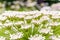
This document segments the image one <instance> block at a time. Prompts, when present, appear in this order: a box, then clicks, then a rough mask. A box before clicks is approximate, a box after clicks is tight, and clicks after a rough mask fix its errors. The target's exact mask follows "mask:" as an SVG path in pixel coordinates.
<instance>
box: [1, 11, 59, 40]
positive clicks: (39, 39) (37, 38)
mask: <svg viewBox="0 0 60 40" xmlns="http://www.w3.org/2000/svg"><path fill="white" fill-rule="evenodd" d="M44 12H45V13H44ZM53 13H54V14H53ZM56 13H58V14H56ZM56 13H55V12H54V11H50V12H48V11H43V12H42V11H30V12H18V11H5V12H4V13H3V14H1V15H0V20H1V21H0V26H2V27H0V28H3V27H4V28H6V27H11V29H13V31H15V32H17V33H16V34H15V33H14V34H10V32H9V31H7V30H6V31H5V32H4V33H5V34H10V39H11V40H15V39H18V38H22V37H23V33H21V32H18V30H17V29H18V27H17V25H18V26H20V27H19V29H22V30H25V29H26V30H27V29H29V28H32V32H33V30H34V28H35V24H36V25H37V24H38V25H39V28H38V30H37V31H38V32H39V33H41V34H50V35H53V34H54V33H53V31H54V30H53V29H52V28H51V27H52V26H58V25H60V22H53V20H52V19H54V18H55V17H56V16H55V14H56V15H57V17H56V18H57V19H58V18H59V17H60V16H59V15H60V14H59V13H60V12H59V11H57V12H56ZM42 14H43V15H42ZM49 14H50V15H52V19H50V18H49ZM41 15H42V17H40V16H41ZM10 17H11V18H12V17H17V19H18V18H20V19H22V18H23V20H22V21H20V20H18V21H16V22H15V21H10V20H9V19H8V18H10ZM38 17H40V18H39V19H38ZM35 18H36V19H35ZM30 19H31V22H30V23H29V24H28V23H27V20H30ZM13 20H14V19H13ZM45 20H47V21H48V23H47V24H45V26H46V28H43V25H44V24H43V23H42V22H43V21H45ZM2 21H5V23H2ZM41 24H42V26H41ZM15 27H16V28H15ZM40 28H41V29H40ZM28 39H29V40H45V37H43V36H42V35H37V34H36V35H34V36H31V37H29V38H28ZM51 39H52V38H51ZM52 40H55V38H54V39H52ZM56 40H60V38H56Z"/></svg>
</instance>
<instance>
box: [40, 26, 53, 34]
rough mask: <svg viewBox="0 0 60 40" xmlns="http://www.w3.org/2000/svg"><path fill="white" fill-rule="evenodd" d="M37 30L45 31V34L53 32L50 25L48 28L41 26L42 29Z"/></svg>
mask: <svg viewBox="0 0 60 40" xmlns="http://www.w3.org/2000/svg"><path fill="white" fill-rule="evenodd" d="M39 32H40V33H45V34H47V33H49V34H50V33H52V32H53V30H52V29H51V27H48V28H42V29H39Z"/></svg>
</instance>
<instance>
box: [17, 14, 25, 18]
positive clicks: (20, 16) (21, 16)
mask: <svg viewBox="0 0 60 40" xmlns="http://www.w3.org/2000/svg"><path fill="white" fill-rule="evenodd" d="M16 17H19V18H24V17H25V15H21V14H20V15H19V14H18V15H16Z"/></svg>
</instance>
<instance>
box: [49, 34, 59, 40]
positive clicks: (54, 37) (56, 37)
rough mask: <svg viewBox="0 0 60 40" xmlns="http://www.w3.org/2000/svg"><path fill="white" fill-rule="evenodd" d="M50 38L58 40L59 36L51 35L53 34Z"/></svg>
mask: <svg viewBox="0 0 60 40" xmlns="http://www.w3.org/2000/svg"><path fill="white" fill-rule="evenodd" d="M50 39H52V40H60V37H59V36H55V35H53V36H50Z"/></svg>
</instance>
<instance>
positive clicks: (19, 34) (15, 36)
mask: <svg viewBox="0 0 60 40" xmlns="http://www.w3.org/2000/svg"><path fill="white" fill-rule="evenodd" d="M22 37H23V33H22V32H17V33H16V34H10V39H12V40H14V39H18V38H22Z"/></svg>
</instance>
